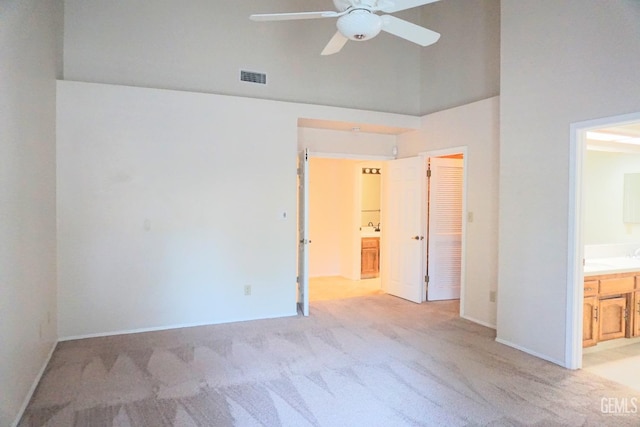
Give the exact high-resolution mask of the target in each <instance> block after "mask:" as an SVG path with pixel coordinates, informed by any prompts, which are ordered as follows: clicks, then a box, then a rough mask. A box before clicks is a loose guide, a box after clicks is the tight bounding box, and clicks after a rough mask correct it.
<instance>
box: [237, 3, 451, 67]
mask: <svg viewBox="0 0 640 427" xmlns="http://www.w3.org/2000/svg"><path fill="white" fill-rule="evenodd" d="M436 1H439V0H333V4H334V5H335V7H336V9H337V11H326V12H300V13H266V14H256V15H251V16H250V17H249V19H251V20H252V21H287V20H296V19H319V18H338V21H337V23H336V25H337V27H338V31H337V32H336V33H335V35H334V36H333V37H332V38H331V40H329V43H328V44H327V46H325V48H324V50H323V51H322V55H332V54H334V53H338V52H340V50H341V49H342V48H343V47H344V45H345V44H346V43H347V41H349V40H355V41H364V40H369V39H372V38H374V37H375V36H377V35H378V34H379V33H380V31H385V32H387V33H390V34H393V35H395V36H398V37H401V38H403V39H405V40H409V41H410V42H413V43H416V44H419V45H420V46H429V45H431V44H433V43H435V42H437V41H438V39H439V38H440V34H438V33H436V32H435V31H431V30H429V29H427V28H423V27H421V26H419V25H416V24H413V23H411V22H407V21H405V20H403V19H400V18H396V17H395V16H392V15H378V14H377V12H385V13H394V12H399V11H401V10H405V9H411V8H413V7H418V6H422V5H425V4H429V3H435V2H436Z"/></svg>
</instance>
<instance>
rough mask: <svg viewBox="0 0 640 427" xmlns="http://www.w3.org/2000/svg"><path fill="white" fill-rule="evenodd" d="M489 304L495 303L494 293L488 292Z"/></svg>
mask: <svg viewBox="0 0 640 427" xmlns="http://www.w3.org/2000/svg"><path fill="white" fill-rule="evenodd" d="M489 302H496V291H489Z"/></svg>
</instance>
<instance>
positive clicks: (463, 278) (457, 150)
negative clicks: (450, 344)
mask: <svg viewBox="0 0 640 427" xmlns="http://www.w3.org/2000/svg"><path fill="white" fill-rule="evenodd" d="M454 154H462V239H461V240H462V243H461V244H462V253H461V262H460V317H463V318H466V314H465V310H464V308H465V305H464V302H465V292H466V289H467V198H468V191H467V188H468V186H469V179H468V178H469V148H468V147H467V146H466V145H461V146H458V147H450V148H443V149H440V150H433V151H424V152H421V153H420V156H422V158H423V159H424V160H425V161H426V160H427V159H428V158H429V157H442V156H451V155H454ZM425 199H426V191H425ZM424 203H426V200H425V201H424ZM422 217H423V218H425V227H424V230H425V231H426V229H427V227H426V221H428V219H427V215H426V210H423V215H422ZM427 238H428V236H427ZM425 264H426V263H425ZM424 268H425V270H426V268H427V267H426V265H425V267H424ZM424 274H426V272H425V273H424ZM425 297H426V293H425ZM474 321H475V320H474ZM476 323H480V322H476ZM494 328H495V326H494Z"/></svg>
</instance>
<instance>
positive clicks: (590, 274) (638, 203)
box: [569, 114, 640, 391]
mask: <svg viewBox="0 0 640 427" xmlns="http://www.w3.org/2000/svg"><path fill="white" fill-rule="evenodd" d="M574 132H575V135H574V137H575V140H574V141H573V144H574V153H573V154H574V160H575V166H576V167H575V170H574V177H575V178H576V179H575V192H576V194H575V196H576V197H575V201H574V203H575V205H574V206H573V209H574V212H575V216H574V220H575V228H574V229H575V230H576V231H575V233H576V236H575V238H574V239H572V241H570V248H571V244H572V242H573V244H574V245H575V246H573V251H571V250H570V253H571V252H572V253H573V255H574V258H575V259H574V263H573V264H574V266H573V270H574V271H573V277H574V278H575V280H573V281H572V282H573V284H574V288H573V289H570V292H569V295H570V296H573V303H574V304H573V308H574V310H576V309H577V310H576V311H578V312H580V314H581V316H575V315H574V316H573V319H574V321H575V322H576V323H577V325H576V327H575V328H574V331H575V330H576V329H578V330H579V332H580V333H579V334H575V335H577V336H574V340H573V342H572V344H571V345H572V348H571V349H570V350H572V351H573V352H574V354H575V356H576V359H577V363H576V366H574V367H582V368H583V369H585V370H588V371H590V372H592V373H594V374H596V375H599V376H603V377H605V378H608V379H610V380H613V381H615V382H618V383H622V384H624V385H627V386H629V387H631V388H634V389H636V390H638V391H640V371H638V370H637V369H636V367H637V365H638V364H639V363H640V258H639V257H637V256H635V255H636V254H638V253H640V252H638V253H636V250H637V249H638V248H640V114H637V115H627V116H623V117H617V118H611V119H604V120H600V121H594V122H591V123H582V124H581V126H578V125H576V128H575V129H574ZM569 299H571V298H569ZM580 303H581V304H580ZM580 307H581V308H582V309H581V310H580ZM569 308H570V309H569V312H571V306H570V307H569ZM574 314H578V313H575V312H574ZM579 337H581V340H580V339H579Z"/></svg>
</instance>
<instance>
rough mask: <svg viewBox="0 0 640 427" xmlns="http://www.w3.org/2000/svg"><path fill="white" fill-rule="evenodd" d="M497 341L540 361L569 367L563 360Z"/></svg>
mask: <svg viewBox="0 0 640 427" xmlns="http://www.w3.org/2000/svg"><path fill="white" fill-rule="evenodd" d="M496 341H497V342H499V343H500V344H504V345H507V346H509V347H513V348H515V349H516V350H520V351H522V352H524V353H527V354H530V355H532V356H535V357H537V358H538V359H542V360H546V361H547V362H551V363H555V364H556V365H560V366H562V367H563V368H567V365H566V364H565V362H564V361H563V360H557V359H553V358H551V357H549V356H547V355H545V354H542V353H538V352H537V351H533V350H530V349H528V348H526V347H522V346H521V345H518V344H514V343H512V342H511V341H507V340H503V339H501V338H496Z"/></svg>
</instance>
